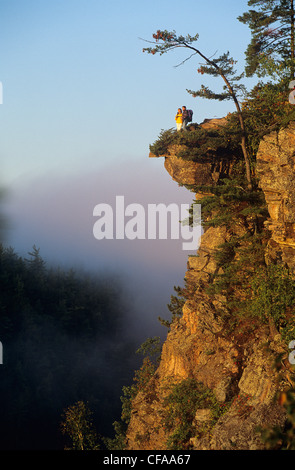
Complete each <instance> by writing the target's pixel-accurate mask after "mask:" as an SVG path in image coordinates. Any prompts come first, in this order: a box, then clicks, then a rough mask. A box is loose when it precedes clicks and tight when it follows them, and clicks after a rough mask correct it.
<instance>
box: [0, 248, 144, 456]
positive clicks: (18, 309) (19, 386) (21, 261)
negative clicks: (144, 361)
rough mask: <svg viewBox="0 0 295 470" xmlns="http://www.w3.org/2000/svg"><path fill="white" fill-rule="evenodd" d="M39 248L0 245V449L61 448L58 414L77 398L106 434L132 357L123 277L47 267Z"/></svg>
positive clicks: (115, 415) (100, 432)
mask: <svg viewBox="0 0 295 470" xmlns="http://www.w3.org/2000/svg"><path fill="white" fill-rule="evenodd" d="M39 251H40V250H39V249H37V248H36V247H35V246H33V249H32V251H31V252H30V253H28V257H27V258H22V257H20V256H19V255H17V254H16V253H15V252H14V249H13V248H4V247H3V246H1V247H0V312H1V313H0V315H1V322H0V339H1V344H2V347H3V364H1V366H0V400H1V421H0V449H1V450H15V449H16V450H48V449H50V450H54V449H57V450H63V449H64V448H65V436H64V435H63V433H62V430H61V421H62V415H63V414H64V412H65V410H66V409H67V408H68V407H70V406H72V405H74V404H75V403H77V402H83V403H87V405H88V406H89V409H91V410H92V411H93V423H94V425H95V428H96V431H97V433H98V435H99V436H102V437H107V436H111V435H112V423H113V421H114V420H115V419H117V418H118V416H120V405H121V403H120V398H119V397H120V393H121V389H122V387H123V386H124V385H126V384H127V383H129V382H130V380H131V376H130V374H131V372H130V371H132V370H134V366H135V362H136V360H137V358H134V354H133V353H134V350H135V347H134V344H132V341H131V340H128V339H126V336H125V337H124V334H123V333H122V329H123V323H124V318H125V314H126V312H127V309H128V306H127V304H126V302H125V301H124V289H123V287H122V285H121V283H120V281H119V280H117V279H116V278H111V279H110V278H108V276H106V275H97V276H95V275H92V274H91V276H90V275H87V274H85V273H77V272H74V271H73V270H72V269H69V270H62V269H60V268H58V267H56V268H52V267H50V268H49V267H47V266H46V263H45V262H44V260H43V259H42V257H41V255H40V252H39Z"/></svg>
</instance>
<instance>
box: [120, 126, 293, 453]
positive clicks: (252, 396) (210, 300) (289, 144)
mask: <svg viewBox="0 0 295 470" xmlns="http://www.w3.org/2000/svg"><path fill="white" fill-rule="evenodd" d="M223 123H224V121H222V122H220V121H218V120H217V122H216V121H213V120H212V121H206V122H205V123H203V125H204V126H206V127H207V128H208V127H209V128H210V126H211V128H219V127H220V124H223ZM178 150H179V149H176V148H175V146H171V147H170V148H169V150H168V151H167V153H166V155H163V157H164V159H165V163H164V165H165V168H166V170H167V171H168V172H169V174H170V175H171V177H172V178H173V179H174V180H175V181H177V182H178V183H179V184H185V185H188V186H190V189H191V190H192V188H193V187H194V186H195V187H196V188H197V190H196V191H195V198H196V201H197V202H198V201H200V202H201V205H202V214H203V217H202V221H203V223H204V234H203V235H202V238H201V244H200V247H199V249H198V252H197V253H196V254H195V255H194V256H189V257H188V261H187V268H186V272H185V278H184V280H185V287H184V289H183V291H182V297H181V301H182V312H181V314H180V315H174V316H173V320H172V322H171V324H170V328H169V331H168V334H167V339H166V341H165V342H164V345H163V348H162V351H161V357H160V361H159V365H158V367H157V369H156V371H155V373H154V374H153V376H152V377H151V378H150V379H149V381H148V382H147V383H146V384H145V386H144V387H142V388H141V389H140V391H139V392H138V393H137V395H136V396H135V398H134V399H133V401H132V409H131V418H130V422H129V426H128V431H127V448H128V449H133V450H136V449H139V450H161V449H193V450H258V449H264V448H266V447H265V442H264V440H263V439H262V435H261V432H259V431H258V429H259V428H260V429H264V428H267V429H269V428H274V427H278V428H280V429H283V427H284V425H285V423H286V409H285V407H284V406H283V405H282V400H281V399H280V397H281V396H282V393H284V391H286V390H288V389H290V388H291V387H292V386H293V380H294V371H293V368H292V365H291V364H290V361H289V360H288V354H289V350H288V341H287V340H288V338H289V340H290V338H292V331H293V330H292V329H290V323H291V324H292V321H293V320H292V319H293V316H294V315H293V311H292V308H291V307H290V306H287V307H286V306H285V307H284V308H285V310H284V312H283V310H282V313H281V315H280V316H278V315H277V316H276V315H272V313H270V312H268V310H267V308H266V307H265V305H266V301H265V298H266V296H267V295H270V294H269V292H270V291H272V293H273V291H274V290H275V288H274V287H273V284H271V285H269V284H268V280H269V277H267V276H266V273H268V272H269V271H268V270H269V269H270V268H272V267H276V268H277V269H281V268H282V269H287V270H289V269H293V268H294V267H295V266H294V264H295V256H294V255H295V215H294V214H295V183H294V181H295V123H294V122H291V123H289V125H288V127H286V128H285V129H281V130H280V131H279V132H272V133H270V134H269V135H267V136H265V137H264V138H263V139H262V141H261V143H260V147H259V151H258V154H257V157H256V166H255V169H254V170H253V174H254V177H255V178H256V181H257V186H256V189H255V191H254V192H253V193H252V194H251V195H249V194H247V193H246V191H245V189H244V188H243V187H242V186H241V184H239V183H238V179H239V178H241V165H242V163H241V159H240V157H239V156H238V155H237V154H235V153H227V154H225V153H224V152H222V153H220V152H218V151H217V150H216V151H213V152H210V154H209V155H204V157H203V158H197V159H194V160H186V159H184V158H181V157H179V156H178ZM150 156H153V155H150ZM203 203H204V206H203ZM203 207H204V213H203ZM259 276H260V277H259ZM271 279H273V278H271ZM255 286H256V287H255ZM262 288H264V291H263V295H262V293H261V292H262V291H261V289H262ZM267 289H268V290H267ZM286 311H287V313H288V314H287V313H286ZM276 312H277V310H276ZM290 319H291V321H290ZM293 339H295V323H294V338H293ZM278 364H279V366H278Z"/></svg>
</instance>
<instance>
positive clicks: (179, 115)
mask: <svg viewBox="0 0 295 470" xmlns="http://www.w3.org/2000/svg"><path fill="white" fill-rule="evenodd" d="M175 121H176V129H177V130H178V131H180V130H181V128H182V111H181V109H180V108H178V111H177V114H176V116H175Z"/></svg>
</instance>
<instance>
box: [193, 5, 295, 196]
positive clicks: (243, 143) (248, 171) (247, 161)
mask: <svg viewBox="0 0 295 470" xmlns="http://www.w3.org/2000/svg"><path fill="white" fill-rule="evenodd" d="M292 4H293V0H292ZM184 45H185V47H188V48H189V49H192V50H194V51H195V52H196V53H197V54H199V55H200V56H201V57H202V58H203V59H204V60H205V61H206V62H207V64H209V65H211V66H213V67H214V68H215V69H216V70H217V72H218V73H219V75H220V76H221V78H222V79H223V80H224V82H225V84H226V87H227V88H228V91H229V93H230V95H231V96H232V99H233V100H234V103H235V106H236V109H237V113H238V118H239V122H240V127H241V131H242V137H241V147H242V152H243V156H244V160H245V167H246V177H247V181H248V188H249V190H252V179H251V168H250V159H249V155H248V151H247V147H246V130H245V124H244V118H243V114H242V111H241V108H240V104H239V101H238V99H237V97H236V94H235V92H234V90H233V88H232V86H231V84H230V83H229V81H228V79H227V78H226V76H225V75H224V74H223V73H222V70H221V69H220V68H219V67H218V65H217V64H216V63H215V62H214V61H212V60H210V59H208V57H206V56H204V54H202V53H201V52H200V51H199V50H198V49H196V48H195V47H193V46H190V45H189V44H184Z"/></svg>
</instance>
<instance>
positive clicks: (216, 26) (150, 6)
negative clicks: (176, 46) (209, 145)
mask: <svg viewBox="0 0 295 470" xmlns="http://www.w3.org/2000/svg"><path fill="white" fill-rule="evenodd" d="M246 10H247V2H246V1H244V0H224V1H223V2H219V1H217V0H213V1H211V2H203V1H201V0H193V1H191V0H188V1H186V2H185V3H183V2H179V1H175V0H169V1H168V0H160V1H159V0H158V1H153V0H148V1H147V0H142V1H141V2H138V1H134V0H125V1H119V0H115V1H114V0H110V1H108V2H103V1H101V0H87V2H83V1H81V0H62V1H61V0H51V1H50V2H48V1H47V0H46V1H44V0H1V2H0V31H1V41H0V58H1V62H0V63H1V68H0V74H1V76H0V79H1V81H2V83H3V89H4V103H3V105H2V106H1V109H0V120H1V131H0V132H1V153H0V158H1V165H2V179H4V180H5V181H12V180H14V179H15V178H18V177H19V176H26V175H32V174H42V173H44V172H45V171H47V170H48V169H53V170H58V171H62V172H63V171H65V172H67V171H69V169H71V170H75V169H78V171H79V169H80V167H81V166H82V168H85V166H86V165H87V166H88V167H92V168H93V167H97V166H98V165H104V164H106V163H109V162H110V161H111V162H114V163H115V161H116V160H117V159H120V158H121V157H122V156H128V157H130V158H136V159H137V158H144V157H145V155H147V153H148V145H149V143H151V142H153V141H154V140H155V138H156V137H157V136H158V134H159V132H160V130H161V129H162V128H164V129H167V128H170V127H174V125H175V122H174V115H175V112H176V109H177V107H178V106H180V105H182V104H184V103H186V104H187V105H188V106H189V107H191V108H193V110H194V120H196V121H197V122H200V121H202V120H203V119H204V118H207V117H214V116H222V115H224V114H226V112H227V111H228V110H231V109H233V107H232V105H231V103H228V102H227V103H224V104H220V103H216V102H208V101H202V100H200V99H194V98H192V97H191V96H190V95H188V93H187V92H186V89H187V88H189V89H198V88H199V86H200V84H201V83H202V80H204V77H202V76H200V75H198V74H197V73H196V68H197V66H198V61H197V60H196V59H195V58H194V59H193V60H191V61H189V62H187V63H186V64H184V65H183V66H181V67H179V68H175V67H174V66H175V65H177V64H178V63H179V62H180V61H181V60H183V59H184V58H185V57H186V52H185V51H184V50H181V51H177V53H172V54H171V55H170V54H169V55H165V56H162V57H159V56H150V55H147V54H143V53H142V48H143V47H145V46H146V44H145V43H144V42H143V41H142V40H141V39H140V38H143V39H148V40H149V39H151V38H152V33H153V32H155V31H156V30H157V29H168V30H176V31H177V33H179V34H186V33H189V34H195V33H196V32H198V33H199V34H200V39H199V41H198V44H197V45H198V47H199V48H200V49H201V50H202V51H204V53H206V54H207V55H209V56H210V55H212V54H214V53H215V52H216V51H217V54H219V53H223V52H225V51H227V50H230V52H231V54H232V55H233V56H234V57H235V58H237V59H238V60H239V64H240V67H241V68H242V67H243V65H244V51H245V49H246V45H247V43H248V41H249V31H248V28H247V27H245V26H244V25H242V24H241V23H239V22H238V21H237V19H236V18H237V16H238V15H239V14H241V13H243V11H246ZM215 84H216V86H217V85H219V84H218V80H217V81H216V80H215ZM220 85H221V84H220Z"/></svg>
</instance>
